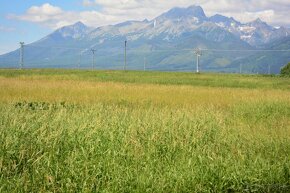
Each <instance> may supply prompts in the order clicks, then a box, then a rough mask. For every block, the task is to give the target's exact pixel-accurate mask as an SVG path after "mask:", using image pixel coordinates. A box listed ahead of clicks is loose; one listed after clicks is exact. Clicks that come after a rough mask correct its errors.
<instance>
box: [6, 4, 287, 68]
mask: <svg viewBox="0 0 290 193" xmlns="http://www.w3.org/2000/svg"><path fill="white" fill-rule="evenodd" d="M124 41H127V45H128V47H127V49H128V50H127V57H128V58H127V61H128V64H127V65H128V68H129V69H135V70H138V69H143V66H144V65H146V68H147V69H150V70H170V71H179V70H182V71H190V70H194V68H195V66H196V63H195V61H196V59H195V55H194V52H193V51H194V49H196V48H199V49H201V50H202V56H201V61H200V64H201V68H202V69H203V70H205V71H224V72H237V71H239V70H240V69H241V66H242V68H243V71H244V72H245V73H266V72H268V71H269V68H271V72H272V73H278V72H279V70H280V68H281V67H282V66H283V65H284V64H286V63H288V62H289V61H290V52H289V51H287V50H290V29H288V28H285V27H278V28H277V27H273V26H270V25H268V24H267V23H266V22H263V21H262V20H261V19H256V20H254V21H252V22H249V23H242V22H239V21H237V20H235V19H234V18H232V17H226V16H223V15H219V14H216V15H214V16H211V17H207V16H206V14H205V13H204V10H203V9H202V7H200V6H190V7H187V8H173V9H171V10H169V11H167V12H165V13H163V14H161V15H160V16H158V17H156V18H154V19H152V20H150V21H149V20H143V21H126V22H123V23H119V24H116V25H108V26H102V27H98V28H92V27H88V26H86V25H85V24H83V23H81V22H77V23H75V24H74V25H70V26H65V27H62V28H60V29H57V30H56V31H54V32H53V33H51V34H49V35H48V36H46V37H44V38H42V39H40V40H38V41H36V42H34V43H32V44H28V45H25V47H24V61H25V64H24V65H25V66H26V67H38V68H46V67H53V68H56V67H62V68H75V67H77V66H78V67H80V68H90V67H92V66H93V67H95V68H99V69H121V68H123V63H124ZM92 49H93V50H95V55H94V61H95V63H93V62H92V57H93V54H92V51H91V50H92ZM264 50H265V51H264ZM272 50H274V51H272ZM18 61H19V50H15V51H13V52H10V53H7V54H4V55H1V56H0V67H16V66H18Z"/></svg>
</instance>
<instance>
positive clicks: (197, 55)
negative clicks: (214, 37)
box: [194, 48, 202, 73]
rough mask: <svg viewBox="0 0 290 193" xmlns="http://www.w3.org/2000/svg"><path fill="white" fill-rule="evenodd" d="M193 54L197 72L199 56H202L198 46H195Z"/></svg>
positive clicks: (197, 71)
mask: <svg viewBox="0 0 290 193" xmlns="http://www.w3.org/2000/svg"><path fill="white" fill-rule="evenodd" d="M194 54H195V55H196V73H199V72H200V71H199V57H200V56H202V52H201V50H200V49H199V48H197V49H196V50H195V51H194Z"/></svg>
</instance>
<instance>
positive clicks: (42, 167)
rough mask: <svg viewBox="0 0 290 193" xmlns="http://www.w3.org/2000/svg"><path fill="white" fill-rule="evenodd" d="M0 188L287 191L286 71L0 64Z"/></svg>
mask: <svg viewBox="0 0 290 193" xmlns="http://www.w3.org/2000/svg"><path fill="white" fill-rule="evenodd" d="M0 91H1V93H0V192H9V193H10V192H157V193H160V192H164V193H168V192H177V193H179V192H289V191H290V78H286V77H279V76H262V75H237V74H193V73H173V72H133V71H132V72H131V71H128V72H121V71H77V70H0Z"/></svg>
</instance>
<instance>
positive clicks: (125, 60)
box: [124, 40, 127, 71]
mask: <svg viewBox="0 0 290 193" xmlns="http://www.w3.org/2000/svg"><path fill="white" fill-rule="evenodd" d="M124 70H125V71H126V70H127V40H125V50H124Z"/></svg>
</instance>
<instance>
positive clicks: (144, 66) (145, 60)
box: [144, 57, 146, 71]
mask: <svg viewBox="0 0 290 193" xmlns="http://www.w3.org/2000/svg"><path fill="white" fill-rule="evenodd" d="M144 71H146V57H144Z"/></svg>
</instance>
